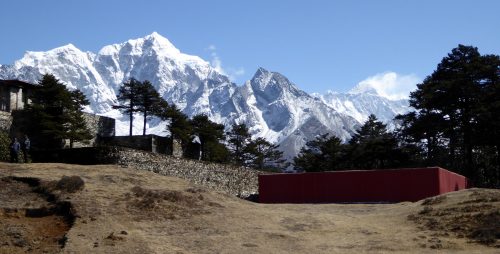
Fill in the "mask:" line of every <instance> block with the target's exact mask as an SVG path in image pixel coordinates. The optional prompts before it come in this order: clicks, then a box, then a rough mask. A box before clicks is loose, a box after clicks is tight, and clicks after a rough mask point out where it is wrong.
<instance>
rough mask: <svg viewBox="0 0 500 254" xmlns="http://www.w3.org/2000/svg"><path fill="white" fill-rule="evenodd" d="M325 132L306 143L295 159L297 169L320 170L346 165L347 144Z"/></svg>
mask: <svg viewBox="0 0 500 254" xmlns="http://www.w3.org/2000/svg"><path fill="white" fill-rule="evenodd" d="M328 136H329V134H328V133H327V134H324V135H320V136H318V137H316V139H314V140H311V141H309V142H307V143H306V145H305V146H304V147H303V148H302V149H301V150H300V153H299V154H298V155H297V156H296V157H295V158H294V159H293V160H294V168H295V170H297V171H306V172H320V171H331V170H338V169H342V168H344V167H345V163H344V160H345V145H344V144H342V141H341V140H340V139H339V138H337V137H335V136H331V137H328Z"/></svg>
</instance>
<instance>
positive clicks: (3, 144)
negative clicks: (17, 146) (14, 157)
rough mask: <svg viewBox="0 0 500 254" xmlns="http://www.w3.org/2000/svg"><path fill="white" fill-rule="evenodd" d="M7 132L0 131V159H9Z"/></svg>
mask: <svg viewBox="0 0 500 254" xmlns="http://www.w3.org/2000/svg"><path fill="white" fill-rule="evenodd" d="M9 145H10V138H9V133H7V132H5V131H0V161H10V149H9Z"/></svg>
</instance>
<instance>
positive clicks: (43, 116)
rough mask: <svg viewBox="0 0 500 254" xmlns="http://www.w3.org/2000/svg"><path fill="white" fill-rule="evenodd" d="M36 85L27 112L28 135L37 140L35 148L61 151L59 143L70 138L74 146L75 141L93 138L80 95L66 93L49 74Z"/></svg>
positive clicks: (84, 103)
mask: <svg viewBox="0 0 500 254" xmlns="http://www.w3.org/2000/svg"><path fill="white" fill-rule="evenodd" d="M38 85H39V87H38V88H37V91H36V93H34V95H33V96H32V98H31V100H32V103H31V104H29V105H28V106H27V109H26V112H27V113H28V115H29V116H30V123H29V127H27V130H28V131H27V132H28V133H29V134H30V135H31V136H33V137H34V139H37V141H38V142H35V143H38V146H41V145H44V146H45V147H46V148H60V146H61V141H62V140H64V139H69V140H70V146H71V147H73V143H74V141H83V142H86V141H87V140H89V139H90V138H92V135H91V134H90V131H89V130H88V128H87V126H86V124H85V120H84V118H83V112H82V111H81V110H82V109H83V106H84V105H88V100H87V99H86V98H85V95H84V94H83V93H82V92H80V91H79V90H74V91H69V90H68V89H67V88H66V86H65V85H64V84H62V83H61V82H60V81H59V80H58V79H56V78H55V77H54V76H53V75H51V74H46V75H44V76H43V77H42V79H40V81H39V82H38Z"/></svg>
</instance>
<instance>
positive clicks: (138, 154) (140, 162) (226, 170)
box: [115, 149, 261, 198]
mask: <svg viewBox="0 0 500 254" xmlns="http://www.w3.org/2000/svg"><path fill="white" fill-rule="evenodd" d="M115 156H116V157H115V158H116V159H117V163H118V164H120V165H123V166H127V167H131V168H136V169H139V170H147V171H151V172H155V173H158V174H161V175H167V176H176V177H179V178H182V179H185V180H188V181H190V182H192V183H195V184H200V185H203V186H206V187H208V188H210V189H212V190H216V191H223V192H226V193H228V194H231V195H234V196H238V197H242V198H247V197H249V196H251V195H252V194H256V193H257V192H258V175H259V173H261V172H259V171H257V170H254V169H250V168H245V167H235V166H231V165H225V164H217V163H208V162H202V161H196V160H188V159H181V158H176V157H173V156H165V155H160V154H153V153H148V152H143V151H137V150H131V149H117V150H116V155H115Z"/></svg>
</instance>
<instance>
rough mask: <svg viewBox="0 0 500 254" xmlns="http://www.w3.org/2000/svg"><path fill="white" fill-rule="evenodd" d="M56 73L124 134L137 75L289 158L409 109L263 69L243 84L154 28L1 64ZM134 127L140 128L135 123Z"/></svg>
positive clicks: (171, 98) (11, 72)
mask: <svg viewBox="0 0 500 254" xmlns="http://www.w3.org/2000/svg"><path fill="white" fill-rule="evenodd" d="M44 73H52V74H54V75H55V76H56V77H57V78H59V79H60V80H61V81H62V82H64V83H65V84H66V85H67V86H68V88H70V89H76V88H78V89H80V90H81V91H82V92H83V93H84V94H85V95H86V96H87V98H88V99H89V101H90V105H89V106H88V107H87V108H86V111H88V112H93V113H97V114H100V115H105V116H110V117H114V118H116V119H117V133H118V134H126V133H127V130H128V128H127V127H126V126H127V124H128V123H127V119H126V117H124V116H123V115H121V114H120V113H119V112H118V111H116V110H113V109H112V105H114V104H117V103H118V101H117V99H116V95H117V94H118V89H119V87H120V85H121V84H122V83H123V82H125V81H126V80H128V79H129V78H131V77H134V78H136V79H138V80H149V81H151V83H152V84H153V86H154V87H155V88H156V89H157V90H158V92H159V93H160V95H161V96H162V97H163V98H165V99H166V100H167V101H168V102H169V103H175V104H176V105H177V106H178V107H179V108H180V109H181V110H182V111H183V112H184V113H186V114H187V115H188V116H193V115H196V114H206V115H207V116H209V118H210V119H211V120H213V121H215V122H218V123H222V124H224V125H225V126H226V127H228V126H230V125H231V124H233V123H245V124H247V125H248V127H249V129H250V132H251V133H252V135H253V137H263V138H266V139H267V140H269V141H270V142H273V143H277V144H280V149H281V150H283V151H284V155H285V157H286V158H288V159H290V158H292V157H293V156H294V155H296V154H297V153H298V151H299V150H300V148H301V147H302V146H303V145H305V143H306V142H307V141H308V140H310V139H313V138H314V137H315V136H317V135H319V134H324V133H330V134H333V135H336V136H338V137H339V138H341V139H342V140H344V141H346V140H348V139H349V138H350V137H351V135H352V134H353V133H354V131H355V130H356V128H358V127H359V126H360V125H361V124H362V122H363V121H364V119H366V118H367V116H368V115H369V114H371V113H375V115H377V116H378V117H379V118H380V119H381V120H383V121H389V120H390V119H392V117H393V116H394V115H395V114H397V113H404V112H405V111H406V110H408V106H407V104H408V103H407V102H405V101H403V100H399V101H391V100H389V99H387V98H384V97H382V96H378V95H376V94H372V93H362V92H360V93H346V94H342V93H327V94H325V95H317V94H308V93H306V92H304V91H302V90H301V89H299V87H298V86H297V85H295V84H294V83H293V82H291V81H290V80H288V78H287V77H285V76H284V75H282V74H280V73H278V72H272V71H268V70H266V69H264V68H262V67H259V68H258V69H257V71H256V72H255V74H254V76H253V77H252V79H250V80H248V81H246V82H245V83H244V84H243V85H241V86H238V85H236V84H235V83H233V82H231V81H230V79H229V77H227V76H226V75H224V74H222V73H220V72H219V71H217V70H216V69H215V68H214V67H212V66H211V65H210V63H209V62H207V61H205V60H203V59H202V58H200V57H198V56H192V55H188V54H185V53H182V52H181V51H180V50H179V49H177V48H176V47H175V46H174V45H173V44H172V43H171V42H170V41H169V40H168V39H167V38H165V37H163V36H161V35H159V34H158V33H156V32H153V33H152V34H150V35H147V36H145V37H143V38H138V39H131V40H128V41H126V42H122V43H117V44H112V45H107V46H104V47H102V48H101V50H99V51H98V53H93V52H83V51H81V50H79V49H78V48H77V47H76V46H74V45H73V44H67V45H64V46H61V47H58V48H55V49H52V50H49V51H45V52H33V51H28V52H26V54H25V55H24V56H23V58H21V59H20V60H17V61H15V62H14V64H12V65H0V78H2V79H20V80H24V81H27V82H37V80H38V79H39V78H40V77H41V75H42V74H44ZM134 122H135V125H134V129H136V130H137V133H139V130H140V129H141V126H140V122H141V121H134ZM164 124H165V123H161V122H160V121H153V122H151V124H150V129H149V133H154V134H160V135H165V134H168V133H166V132H165V127H164Z"/></svg>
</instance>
